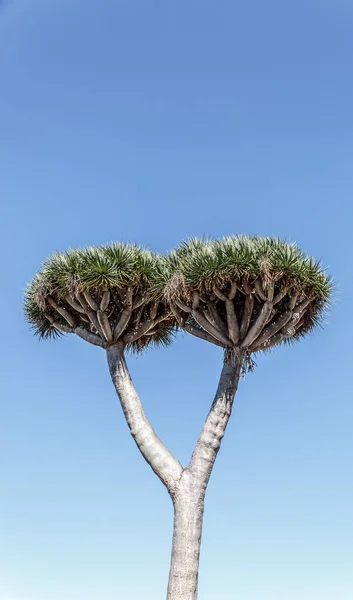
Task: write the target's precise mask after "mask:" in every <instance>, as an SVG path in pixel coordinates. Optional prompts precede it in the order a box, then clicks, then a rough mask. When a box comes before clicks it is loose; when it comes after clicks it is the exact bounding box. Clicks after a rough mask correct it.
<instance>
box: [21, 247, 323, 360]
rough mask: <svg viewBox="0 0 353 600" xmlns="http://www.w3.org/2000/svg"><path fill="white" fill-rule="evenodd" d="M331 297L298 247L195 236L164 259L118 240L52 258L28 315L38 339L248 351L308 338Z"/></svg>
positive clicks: (35, 285) (28, 297) (32, 287)
mask: <svg viewBox="0 0 353 600" xmlns="http://www.w3.org/2000/svg"><path fill="white" fill-rule="evenodd" d="M331 292H332V281H331V279H330V277H329V276H328V275H327V274H326V273H325V271H323V269H322V268H321V266H320V264H319V262H318V261H315V260H314V259H312V258H311V257H308V256H306V255H305V254H304V253H303V252H302V251H301V250H300V249H299V248H298V247H297V246H296V245H295V244H290V243H287V242H284V241H281V240H279V239H277V238H268V237H265V238H262V237H257V236H250V237H246V236H233V237H226V238H223V239H220V240H200V239H192V240H190V241H188V242H185V243H183V244H181V245H180V246H179V247H178V248H177V249H176V250H174V251H173V252H171V253H170V254H169V255H167V256H161V255H157V254H154V253H152V252H150V251H149V250H146V249H143V248H140V247H138V246H136V245H133V244H117V243H113V244H109V245H107V246H101V247H90V248H83V249H78V250H69V251H67V252H64V253H57V254H55V255H54V256H53V257H51V258H50V259H49V260H47V261H46V262H45V263H44V264H43V265H42V268H41V270H40V271H39V273H38V274H37V275H36V276H35V277H34V279H33V280H32V282H31V283H30V284H29V286H28V287H27V290H26V293H25V303H24V308H25V313H26V316H27V319H28V320H29V322H30V323H31V325H32V326H33V328H34V330H35V333H36V334H38V335H39V336H40V337H41V338H46V337H51V336H57V335H60V334H62V333H65V332H69V333H76V334H77V335H79V336H80V337H82V338H83V339H85V340H87V341H89V342H91V343H93V344H96V345H98V346H102V347H107V346H109V345H111V344H114V343H117V342H121V343H123V344H124V345H125V346H128V347H130V348H133V349H135V350H141V349H143V348H145V347H146V346H148V345H150V344H151V343H163V344H167V343H169V342H170V341H171V339H172V337H173V335H174V333H175V331H176V329H177V328H178V327H179V328H183V329H184V330H186V331H187V332H189V333H191V334H193V335H196V336H198V337H201V338H203V339H205V340H207V341H209V342H212V343H214V344H216V345H218V346H222V347H223V348H235V347H237V348H240V349H242V350H244V351H246V352H247V353H251V352H259V351H261V350H266V349H268V348H270V347H272V346H275V345H277V344H280V343H282V342H288V341H293V340H296V339H299V338H301V337H302V336H303V335H305V334H306V333H308V332H309V331H311V330H312V329H313V328H314V327H315V326H316V325H317V324H319V323H320V322H321V320H322V317H323V314H324V311H325V308H326V307H327V306H328V303H329V300H330V296H331Z"/></svg>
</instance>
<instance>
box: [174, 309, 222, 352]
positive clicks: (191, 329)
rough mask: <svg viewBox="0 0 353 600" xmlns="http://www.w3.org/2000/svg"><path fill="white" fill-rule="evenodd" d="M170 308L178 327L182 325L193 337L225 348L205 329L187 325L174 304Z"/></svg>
mask: <svg viewBox="0 0 353 600" xmlns="http://www.w3.org/2000/svg"><path fill="white" fill-rule="evenodd" d="M170 308H171V311H172V313H173V315H174V317H175V319H176V321H177V323H178V325H180V327H181V328H182V329H184V330H185V331H187V332H188V333H190V334H191V335H194V336H195V337H198V338H201V339H202V340H205V341H206V342H210V343H211V344H215V345H216V346H220V347H221V348H223V344H221V342H219V341H218V340H216V339H215V338H214V337H212V336H211V335H209V334H208V333H206V331H204V330H203V329H197V327H193V325H190V324H189V323H186V321H185V319H184V318H183V317H182V316H181V313H180V311H179V310H178V308H177V307H176V306H175V305H174V304H171V305H170Z"/></svg>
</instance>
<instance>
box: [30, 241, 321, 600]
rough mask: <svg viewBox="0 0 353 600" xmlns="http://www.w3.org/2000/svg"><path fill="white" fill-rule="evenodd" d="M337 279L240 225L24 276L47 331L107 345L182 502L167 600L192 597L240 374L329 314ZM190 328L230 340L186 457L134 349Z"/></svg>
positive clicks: (66, 259)
mask: <svg viewBox="0 0 353 600" xmlns="http://www.w3.org/2000/svg"><path fill="white" fill-rule="evenodd" d="M331 291H332V282H331V279H330V277H329V276H328V275H327V274H326V273H325V271H324V270H323V269H322V268H321V266H320V263H319V262H317V261H315V260H314V259H312V258H311V257H307V256H306V255H305V254H303V252H302V251H301V250H300V249H299V248H298V247H297V246H296V245H294V244H289V243H286V242H283V241H281V240H278V239H274V238H259V237H255V236H252V237H245V236H236V237H229V238H224V239H221V240H191V241H189V242H187V243H183V244H182V245H181V246H180V247H179V248H177V249H176V250H174V251H173V252H171V253H170V254H169V255H167V256H160V255H156V254H154V253H152V252H150V251H149V250H146V249H143V248H140V247H138V246H135V245H132V244H110V245H108V246H103V247H92V248H85V249H79V250H70V251H68V252H65V253H57V254H55V255H54V256H53V257H52V258H50V259H49V260H47V261H46V262H45V263H43V265H42V268H41V270H40V271H39V272H38V274H37V275H36V276H35V278H34V279H33V280H32V282H31V283H30V284H29V285H28V287H27V289H26V293H25V302H24V308H25V313H26V317H27V319H28V321H29V322H30V323H31V325H32V326H33V328H34V330H35V333H36V334H37V335H39V337H40V338H56V337H59V336H61V335H63V334H66V333H73V334H76V335H77V336H79V337H80V338H82V339H83V340H85V341H86V342H89V343H90V344H93V345H95V346H98V347H100V348H102V349H104V350H105V351H106V354H107V359H108V365H109V370H110V374H111V378H112V381H113V384H114V386H115V389H116V391H117V394H118V396H119V399H120V402H121V406H122V409H123V413H124V415H125V419H126V422H127V424H128V427H129V429H130V432H131V435H132V437H133V438H134V440H135V442H136V445H137V447H138V448H139V450H140V452H141V454H142V455H143V457H144V458H145V460H146V461H147V462H148V464H149V465H150V467H151V468H152V469H153V471H154V472H155V474H156V475H157V476H158V477H159V479H160V480H161V481H162V483H163V484H164V485H165V487H166V488H167V491H168V493H169V495H170V497H171V499H172V501H173V505H174V531H173V543H172V557H171V567H170V573H169V584H168V592H167V599H168V600H196V598H197V583H198V567H199V554H200V543H201V535H202V521H203V511H204V498H205V492H206V488H207V484H208V481H209V478H210V475H211V472H212V468H213V465H214V463H215V460H216V456H217V453H218V450H219V448H220V445H221V441H222V438H223V436H224V433H225V430H226V427H227V423H228V421H229V418H230V415H231V412H232V406H233V401H234V397H235V393H236V391H237V388H238V383H239V379H240V377H241V376H242V374H244V373H245V372H246V371H247V370H249V369H250V370H252V368H253V365H254V361H253V358H252V357H253V355H254V354H256V353H259V352H264V351H267V350H269V349H271V348H274V347H275V346H279V345H282V344H288V343H293V342H295V341H297V340H299V339H301V338H302V337H304V336H305V335H306V334H308V333H309V332H311V331H312V330H313V329H314V328H315V326H316V325H319V324H320V323H321V322H322V318H323V315H324V313H325V310H326V309H327V307H328V304H329V300H330V295H331ZM178 330H184V331H185V332H187V333H188V334H190V335H194V336H196V337H198V338H201V339H202V340H205V341H206V342H209V343H211V344H215V345H216V346H219V347H220V348H221V349H222V352H223V367H222V370H221V374H220V379H219V383H218V388H217V391H216V394H215V397H214V399H213V402H212V403H211V406H210V409H209V412H208V415H207V417H206V420H205V423H204V426H203V429H202V431H201V433H200V436H199V438H198V440H197V443H196V445H195V448H194V451H193V453H192V456H191V459H190V462H189V464H188V465H187V466H183V465H182V464H181V463H180V462H179V460H178V459H177V458H176V457H175V456H174V455H173V454H172V453H171V452H170V450H169V449H168V448H167V446H165V445H164V443H163V442H162V441H161V439H160V438H159V437H158V436H157V434H156V433H155V431H154V429H153V427H152V425H151V424H150V422H149V421H148V419H147V417H146V414H145V412H144V409H143V405H142V403H141V400H140V397H139V395H138V394H137V391H136V389H135V387H134V385H133V382H132V379H131V376H130V373H129V370H128V367H127V364H126V353H127V351H129V350H130V351H134V352H141V351H143V350H144V349H146V348H148V347H149V346H161V345H168V344H169V343H171V342H172V340H173V337H174V335H175V334H176V333H177V332H178Z"/></svg>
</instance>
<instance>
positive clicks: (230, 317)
mask: <svg viewBox="0 0 353 600" xmlns="http://www.w3.org/2000/svg"><path fill="white" fill-rule="evenodd" d="M225 304H226V311H227V323H228V333H229V338H230V339H231V341H232V342H233V344H237V343H238V342H239V325H238V319H237V315H236V314H235V310H234V304H233V300H226V302H225Z"/></svg>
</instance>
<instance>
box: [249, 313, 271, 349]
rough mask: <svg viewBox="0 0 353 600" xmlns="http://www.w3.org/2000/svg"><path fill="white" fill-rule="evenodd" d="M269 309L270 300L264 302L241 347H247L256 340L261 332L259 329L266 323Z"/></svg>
mask: <svg viewBox="0 0 353 600" xmlns="http://www.w3.org/2000/svg"><path fill="white" fill-rule="evenodd" d="M271 311H272V302H265V303H264V304H263V306H262V309H261V312H260V314H259V316H258V317H257V319H256V321H255V323H254V324H253V325H252V326H251V327H250V329H249V331H248V333H247V335H246V337H245V339H244V341H243V343H242V348H247V347H248V346H250V345H251V344H252V343H253V342H254V341H255V340H256V338H257V336H258V335H259V334H260V333H261V330H262V329H263V327H264V326H265V325H266V322H267V319H268V317H269V316H270V314H271Z"/></svg>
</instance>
